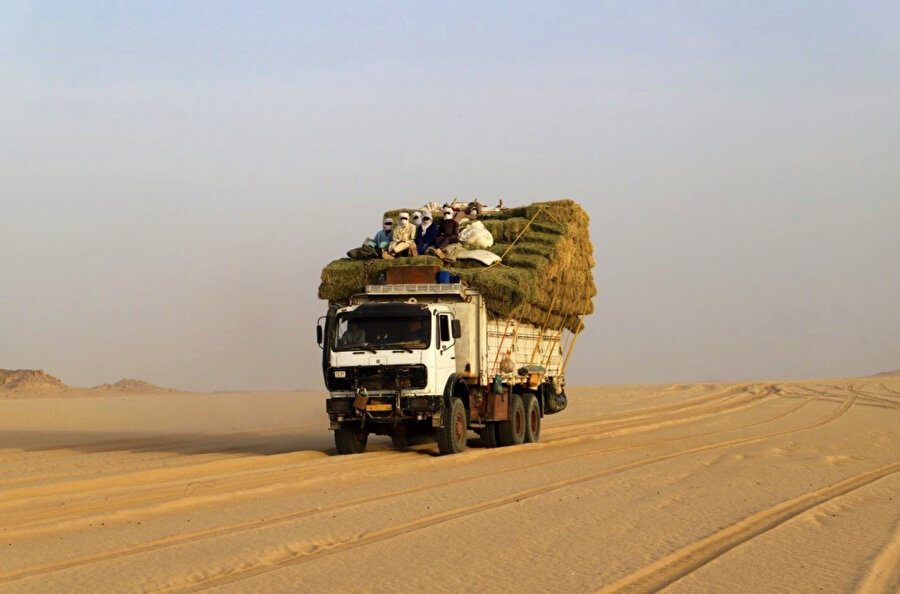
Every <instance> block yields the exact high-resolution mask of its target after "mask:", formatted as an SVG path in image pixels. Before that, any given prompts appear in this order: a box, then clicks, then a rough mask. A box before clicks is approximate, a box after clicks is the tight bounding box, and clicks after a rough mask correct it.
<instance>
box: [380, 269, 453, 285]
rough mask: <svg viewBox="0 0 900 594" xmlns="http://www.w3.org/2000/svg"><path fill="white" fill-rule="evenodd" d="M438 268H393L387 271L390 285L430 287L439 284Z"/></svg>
mask: <svg viewBox="0 0 900 594" xmlns="http://www.w3.org/2000/svg"><path fill="white" fill-rule="evenodd" d="M438 271H440V268H438V267H437V266H391V267H390V268H388V269H387V270H386V273H387V276H386V280H387V284H389V285H428V284H433V283H436V282H437V273H438Z"/></svg>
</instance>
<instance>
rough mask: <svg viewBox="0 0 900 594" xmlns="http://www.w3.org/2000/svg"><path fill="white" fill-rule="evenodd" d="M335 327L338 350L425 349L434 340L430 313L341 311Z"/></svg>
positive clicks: (335, 344) (335, 342)
mask: <svg viewBox="0 0 900 594" xmlns="http://www.w3.org/2000/svg"><path fill="white" fill-rule="evenodd" d="M335 328H336V329H335V333H334V346H333V350H335V351H355V350H378V349H426V348H428V345H429V344H430V343H431V316H428V315H416V316H390V317H366V316H354V315H339V316H338V317H337V318H336V319H335Z"/></svg>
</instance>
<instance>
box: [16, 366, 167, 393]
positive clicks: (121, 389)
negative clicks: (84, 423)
mask: <svg viewBox="0 0 900 594" xmlns="http://www.w3.org/2000/svg"><path fill="white" fill-rule="evenodd" d="M178 391H179V390H173V389H171V388H161V387H159V386H154V385H153V384H151V383H149V382H145V381H143V380H139V379H123V380H119V381H117V382H116V383H114V384H102V385H100V386H94V387H93V388H79V387H75V386H69V385H66V384H64V383H63V382H62V381H61V380H60V379H59V378H56V377H53V376H52V375H50V374H48V373H46V372H45V371H44V370H43V369H0V397H4V396H5V397H10V398H16V397H27V396H53V395H57V394H58V395H85V396H89V395H91V394H98V393H116V394H168V393H176V392H178Z"/></svg>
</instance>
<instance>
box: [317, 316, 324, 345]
mask: <svg viewBox="0 0 900 594" xmlns="http://www.w3.org/2000/svg"><path fill="white" fill-rule="evenodd" d="M324 341H325V330H324V328H322V318H319V323H318V324H317V325H316V342H317V343H318V344H319V346H320V347H321V346H322V343H323V342H324Z"/></svg>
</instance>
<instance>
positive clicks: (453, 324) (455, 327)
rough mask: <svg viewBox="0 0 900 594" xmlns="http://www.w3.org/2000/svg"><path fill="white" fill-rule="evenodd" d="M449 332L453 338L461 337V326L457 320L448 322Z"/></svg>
mask: <svg viewBox="0 0 900 594" xmlns="http://www.w3.org/2000/svg"><path fill="white" fill-rule="evenodd" d="M450 330H451V332H452V333H453V338H459V337H460V336H462V324H460V323H459V320H451V321H450Z"/></svg>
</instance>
